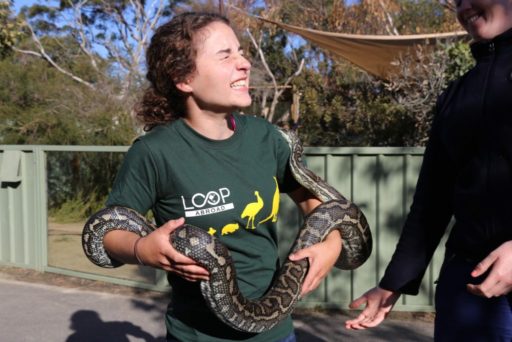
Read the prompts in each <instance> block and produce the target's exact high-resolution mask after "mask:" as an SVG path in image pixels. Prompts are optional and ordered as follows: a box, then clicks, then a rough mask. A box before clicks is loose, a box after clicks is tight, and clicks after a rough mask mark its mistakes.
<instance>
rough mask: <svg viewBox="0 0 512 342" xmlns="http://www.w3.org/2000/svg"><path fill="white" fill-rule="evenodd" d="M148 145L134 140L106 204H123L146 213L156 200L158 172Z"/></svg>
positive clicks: (139, 140)
mask: <svg viewBox="0 0 512 342" xmlns="http://www.w3.org/2000/svg"><path fill="white" fill-rule="evenodd" d="M157 171H158V170H157V168H156V167H155V161H154V158H153V156H152V154H151V151H150V149H149V147H148V146H147V145H146V144H145V143H144V141H143V140H141V139H138V140H136V141H135V142H134V143H133V145H132V146H131V147H130V149H129V150H128V152H127V154H126V156H125V158H124V160H123V163H122V165H121V168H120V170H119V172H118V174H117V176H116V178H115V180H114V184H113V186H112V191H111V192H110V194H109V197H108V199H107V202H106V205H107V206H114V205H115V206H123V207H128V208H131V209H134V210H136V211H138V212H139V213H141V214H146V213H147V211H148V210H149V209H151V208H152V207H153V205H154V203H155V201H156V194H157V191H156V189H157V182H158V173H157Z"/></svg>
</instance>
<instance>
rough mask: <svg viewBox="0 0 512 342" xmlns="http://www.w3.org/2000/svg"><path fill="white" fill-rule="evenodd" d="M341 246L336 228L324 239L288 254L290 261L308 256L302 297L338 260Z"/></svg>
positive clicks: (313, 287) (316, 284) (317, 283)
mask: <svg viewBox="0 0 512 342" xmlns="http://www.w3.org/2000/svg"><path fill="white" fill-rule="evenodd" d="M341 248H342V240H341V235H340V233H339V232H338V231H337V230H336V231H333V232H331V233H329V235H327V237H326V238H325V240H324V241H322V242H320V243H317V244H315V245H313V246H311V247H308V248H304V249H301V250H299V251H297V252H295V253H293V254H291V255H290V256H289V259H290V260H292V261H297V260H301V259H305V258H308V261H309V271H308V274H307V276H306V279H304V282H303V284H302V289H301V294H300V296H301V297H304V296H305V295H307V294H308V293H309V292H311V291H313V290H314V289H316V288H317V287H318V285H320V282H321V281H322V279H324V278H325V277H326V276H327V274H328V273H329V271H330V270H331V268H332V267H333V266H334V264H335V263H336V260H338V257H339V255H340V253H341Z"/></svg>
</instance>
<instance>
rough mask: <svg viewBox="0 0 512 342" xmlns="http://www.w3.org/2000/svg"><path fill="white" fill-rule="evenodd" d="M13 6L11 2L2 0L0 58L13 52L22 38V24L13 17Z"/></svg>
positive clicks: (0, 5) (0, 12)
mask: <svg viewBox="0 0 512 342" xmlns="http://www.w3.org/2000/svg"><path fill="white" fill-rule="evenodd" d="M11 5H12V2H11V1H4V0H0V58H4V57H5V56H7V55H8V54H9V53H10V52H11V51H12V48H13V46H15V45H16V42H17V41H18V39H19V38H20V36H21V32H20V31H19V26H20V23H19V21H18V20H16V18H14V17H13V14H12V12H11Z"/></svg>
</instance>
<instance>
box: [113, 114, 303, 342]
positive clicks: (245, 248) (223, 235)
mask: <svg viewBox="0 0 512 342" xmlns="http://www.w3.org/2000/svg"><path fill="white" fill-rule="evenodd" d="M235 122H236V130H235V132H234V134H233V135H232V136H231V137H230V138H228V139H226V140H220V141H219V140H211V139H208V138H206V137H204V136H202V135H200V134H199V133H197V132H196V131H194V130H193V129H191V128H190V127H189V126H188V125H187V124H186V123H185V122H184V121H183V120H177V121H175V122H173V123H170V124H167V125H162V126H157V127H155V128H154V129H153V130H151V132H149V133H148V134H146V135H144V136H142V137H140V138H138V139H137V140H136V141H135V142H134V144H133V145H132V147H131V148H130V150H129V151H128V153H127V155H126V157H125V160H124V162H123V165H122V167H121V169H120V171H119V173H118V175H117V177H116V180H115V182H114V186H113V189H112V192H111V194H110V196H109V199H108V201H107V205H120V206H126V207H129V208H133V209H135V210H137V211H138V212H140V213H143V214H144V213H146V212H147V211H148V210H149V209H151V210H152V211H153V213H154V216H155V220H156V223H157V225H158V226H160V225H162V224H164V223H165V222H167V221H168V220H171V219H176V218H179V217H185V221H186V223H189V224H192V225H195V226H198V227H201V228H202V229H204V230H206V231H208V232H210V234H214V235H215V236H216V237H217V238H218V239H220V241H222V243H223V244H225V245H226V246H227V247H228V249H229V250H230V252H231V255H232V257H233V260H234V262H235V267H236V271H237V280H238V285H239V287H240V290H241V291H242V293H243V294H244V296H246V297H248V298H251V299H254V298H259V297H261V296H262V295H264V294H265V292H266V291H267V290H268V288H269V286H270V285H271V282H272V279H273V277H274V275H275V273H276V269H277V268H278V267H279V261H278V254H277V232H276V224H275V221H276V219H277V212H278V210H279V193H280V192H290V191H292V190H295V189H296V188H297V187H298V184H297V183H296V181H295V180H294V178H293V176H292V175H291V173H290V170H289V165H288V158H289V156H290V149H289V147H288V144H287V143H286V141H285V140H284V139H283V138H282V137H281V135H280V133H279V132H277V130H276V128H275V127H274V126H273V125H271V124H270V123H268V122H267V121H265V120H264V119H262V118H256V117H252V116H245V115H235ZM168 278H169V281H170V284H171V287H172V294H171V303H170V305H169V307H168V311H167V314H166V324H167V329H168V331H169V332H170V333H171V334H172V335H174V336H175V337H177V338H178V339H180V340H183V341H225V340H237V341H239V340H243V341H245V340H250V341H266V342H268V341H275V340H279V339H281V338H283V337H286V336H287V335H288V334H290V333H291V331H292V329H293V325H292V322H291V319H290V318H288V319H287V320H285V321H283V322H282V323H280V324H278V325H277V326H276V327H275V328H273V329H271V330H270V331H267V332H264V333H261V334H249V333H242V332H239V331H236V330H234V329H231V328H230V327H228V326H227V325H225V324H224V323H222V322H221V321H220V320H218V319H217V318H216V316H215V315H213V313H211V312H210V310H209V309H208V308H207V306H206V304H205V303H204V300H203V297H202V295H201V293H200V289H199V285H198V283H192V282H188V281H185V280H184V279H182V278H180V277H178V276H175V275H174V274H172V273H169V276H168Z"/></svg>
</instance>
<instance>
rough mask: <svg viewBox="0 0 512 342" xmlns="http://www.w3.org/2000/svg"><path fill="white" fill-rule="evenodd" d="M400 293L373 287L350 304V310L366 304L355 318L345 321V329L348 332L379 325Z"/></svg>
mask: <svg viewBox="0 0 512 342" xmlns="http://www.w3.org/2000/svg"><path fill="white" fill-rule="evenodd" d="M399 297H400V293H398V292H393V291H389V290H385V289H383V288H380V287H374V288H373V289H371V290H369V291H367V292H366V293H365V294H363V295H362V296H361V297H359V298H357V299H355V300H354V301H353V302H352V303H350V305H349V307H350V308H351V309H357V308H358V307H360V306H361V305H363V304H366V307H365V308H364V310H363V311H362V312H361V313H360V314H359V316H357V317H356V318H354V319H352V320H349V321H346V322H345V328H347V329H349V330H363V329H366V328H372V327H376V326H377V325H379V324H380V323H381V322H382V321H383V320H384V319H385V318H386V316H387V315H388V314H389V312H390V311H391V309H392V308H393V306H394V305H395V303H396V301H397V300H398V298H399Z"/></svg>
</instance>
